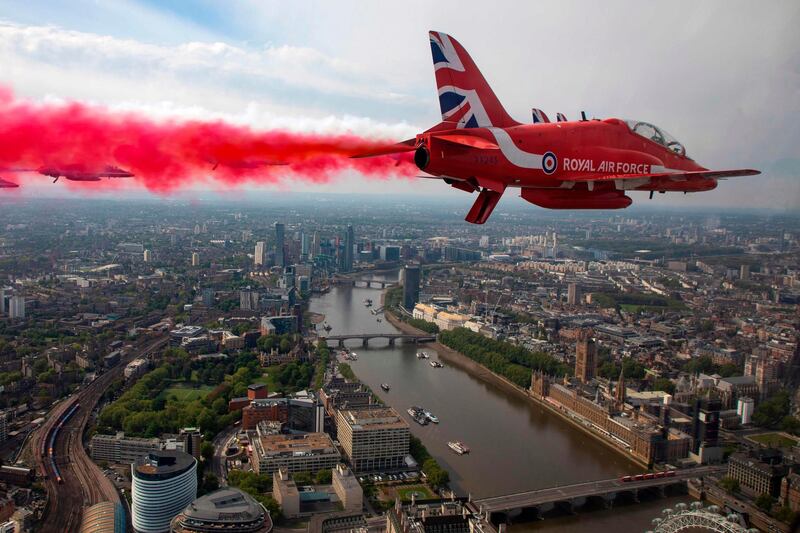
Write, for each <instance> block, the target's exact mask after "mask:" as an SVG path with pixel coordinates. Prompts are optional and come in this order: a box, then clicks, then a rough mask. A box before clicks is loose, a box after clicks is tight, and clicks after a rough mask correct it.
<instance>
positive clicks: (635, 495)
mask: <svg viewBox="0 0 800 533" xmlns="http://www.w3.org/2000/svg"><path fill="white" fill-rule="evenodd" d="M633 501H635V502H636V503H639V489H633Z"/></svg>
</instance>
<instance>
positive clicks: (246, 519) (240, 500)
mask: <svg viewBox="0 0 800 533" xmlns="http://www.w3.org/2000/svg"><path fill="white" fill-rule="evenodd" d="M172 528H173V531H177V532H190V531H223V530H224V531H230V532H238V531H243V532H244V531H247V532H249V533H262V532H267V531H269V530H270V529H272V519H271V518H270V515H269V513H268V512H267V511H266V510H265V509H264V507H263V506H262V505H261V504H260V503H258V502H257V501H256V500H255V499H253V497H252V496H250V495H249V494H246V493H244V492H242V491H241V490H239V489H234V488H224V489H220V490H217V491H215V492H212V493H211V494H206V495H205V496H201V497H200V498H197V499H196V500H195V501H193V502H192V503H190V504H189V506H188V507H186V508H185V509H184V510H183V512H182V513H181V514H179V515H178V516H176V517H175V519H174V520H173V523H172Z"/></svg>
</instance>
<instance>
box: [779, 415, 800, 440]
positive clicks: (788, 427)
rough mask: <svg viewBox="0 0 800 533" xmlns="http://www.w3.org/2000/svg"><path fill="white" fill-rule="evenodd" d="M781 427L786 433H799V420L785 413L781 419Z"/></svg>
mask: <svg viewBox="0 0 800 533" xmlns="http://www.w3.org/2000/svg"><path fill="white" fill-rule="evenodd" d="M781 429H782V430H783V431H785V432H787V433H792V434H794V435H800V420H798V419H797V418H795V417H793V416H791V415H786V416H784V417H783V420H781Z"/></svg>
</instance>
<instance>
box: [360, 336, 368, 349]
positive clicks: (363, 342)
mask: <svg viewBox="0 0 800 533" xmlns="http://www.w3.org/2000/svg"><path fill="white" fill-rule="evenodd" d="M361 346H363V347H364V348H366V347H367V346H369V339H368V338H366V337H364V339H363V340H362V341H361Z"/></svg>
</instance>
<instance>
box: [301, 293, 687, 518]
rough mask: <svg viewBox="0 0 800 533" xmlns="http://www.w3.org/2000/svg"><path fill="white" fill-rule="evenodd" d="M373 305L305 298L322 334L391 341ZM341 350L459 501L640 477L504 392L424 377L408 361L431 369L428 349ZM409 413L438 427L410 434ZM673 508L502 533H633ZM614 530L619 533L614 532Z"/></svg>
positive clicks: (373, 346) (351, 297)
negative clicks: (457, 445)
mask: <svg viewBox="0 0 800 533" xmlns="http://www.w3.org/2000/svg"><path fill="white" fill-rule="evenodd" d="M380 297H381V291H380V290H377V289H369V288H360V287H346V286H338V287H334V288H333V289H332V290H331V291H330V292H329V293H327V294H324V295H320V296H315V297H314V298H313V299H312V301H311V310H312V311H315V312H317V313H323V314H324V315H325V316H326V322H327V323H328V324H329V325H330V326H332V330H331V331H330V335H342V334H360V333H375V332H390V333H397V332H398V331H397V329H396V328H394V326H392V325H391V324H389V323H387V322H386V320H383V319H382V320H381V321H380V322H378V320H377V319H378V318H381V316H380V315H378V316H377V317H376V316H375V315H372V314H371V313H370V309H369V308H367V307H366V306H365V305H364V300H365V299H367V298H369V299H372V300H373V301H374V303H375V305H376V306H379V305H380ZM348 347H349V348H351V349H352V350H353V351H355V352H356V353H357V354H358V360H356V361H351V362H350V363H349V364H350V365H351V366H352V368H353V370H354V372H355V374H356V375H357V376H358V378H359V379H361V380H362V381H363V382H365V383H366V384H367V385H369V386H370V387H371V388H372V390H373V391H375V392H376V393H377V394H378V395H379V396H381V397H382V398H383V400H384V401H385V402H386V403H387V404H388V405H391V406H392V407H394V408H395V409H396V410H397V411H398V412H399V413H400V414H401V415H402V416H403V417H404V418H406V420H407V421H408V422H409V424H410V426H411V432H412V433H413V434H414V435H416V436H417V437H419V438H420V439H421V440H422V442H423V443H424V444H425V446H426V447H427V448H428V451H429V452H430V453H431V454H432V455H433V456H434V457H435V458H436V459H437V460H438V461H439V463H440V464H441V465H442V466H443V467H445V468H447V470H448V471H449V472H450V479H451V486H452V488H453V489H455V491H456V493H458V494H460V495H467V494H472V496H473V497H476V498H480V497H487V496H499V495H503V494H510V493H514V492H520V491H527V490H533V489H538V488H544V487H551V486H554V485H563V484H570V483H577V482H582V481H590V480H596V479H607V478H610V477H615V476H620V475H624V474H629V473H634V472H640V471H641V467H638V466H636V465H635V464H634V463H632V462H631V461H628V460H627V459H626V458H624V457H623V456H621V455H620V454H618V453H616V452H614V451H613V450H610V449H609V448H608V447H606V446H604V445H602V444H600V443H598V442H597V441H595V440H594V439H591V438H589V437H588V436H586V435H584V434H583V433H582V432H579V431H577V430H576V429H574V428H572V427H571V426H570V425H569V424H568V423H566V422H564V421H562V420H561V419H560V418H558V417H556V416H554V415H552V414H550V413H547V412H545V411H544V410H543V409H542V408H541V407H539V406H537V405H534V404H532V403H531V402H529V401H528V400H525V399H523V398H521V397H519V396H517V395H515V394H513V393H511V392H510V391H507V390H504V389H501V388H500V387H498V386H496V385H494V384H491V383H487V382H485V381H483V380H481V379H479V378H476V377H474V376H472V375H471V374H469V373H467V372H466V371H465V370H463V369H461V368H459V367H457V366H456V365H453V366H451V365H448V364H447V363H446V362H444V361H443V363H444V365H445V367H444V368H433V367H431V366H430V364H429V361H428V360H424V359H423V360H420V359H417V357H416V352H417V350H418V349H424V350H425V351H426V352H428V353H429V354H431V360H436V359H438V356H437V355H436V353H435V350H432V349H431V348H429V347H425V346H424V345H421V346H415V345H414V344H402V343H400V342H398V344H397V345H396V346H394V347H390V346H388V343H387V341H385V340H382V339H381V340H376V341H372V342H371V343H370V346H369V347H368V348H363V347H362V346H361V344H360V342H359V341H353V342H348ZM381 383H388V384H390V386H391V390H390V391H389V392H384V391H382V390H381V388H380V384H381ZM412 405H419V406H422V407H424V408H426V409H428V410H430V411H431V412H432V413H433V414H435V415H436V416H437V417H438V418H439V420H440V423H439V424H428V425H427V426H420V425H419V424H417V423H416V422H414V421H413V420H411V417H410V416H408V413H406V409H408V408H409V407H410V406H412ZM451 440H460V441H463V442H464V443H465V444H466V445H467V446H469V448H470V450H471V453H470V454H468V455H463V456H459V455H456V454H455V453H454V452H452V451H451V450H450V449H449V448H448V446H447V442H448V441H451ZM680 501H684V500H683V499H681V500H680ZM674 503H677V500H676V501H674V502H673V501H672V499H668V500H662V501H661V502H653V503H652V504H642V505H639V506H632V507H630V508H627V509H626V511H625V513H622V515H624V516H625V520H624V521H623V522H620V523H618V524H617V523H616V522H617V521H619V516H620V515H621V514H620V513H619V512H617V511H614V512H607V511H596V512H592V513H587V514H585V515H578V516H576V517H563V518H556V519H553V520H545V521H542V522H531V523H527V524H522V525H520V526H514V527H513V528H512V529H514V530H525V529H547V530H553V531H586V530H587V527H589V525H588V524H587V523H586V520H587V519H590V520H591V521H592V522H591V529H592V530H593V529H594V528H595V527H596V526H599V525H600V524H602V525H603V526H604V527H608V526H609V525H611V526H612V527H615V528H616V529H617V531H619V532H621V531H643V530H645V529H647V528H648V525H649V522H650V518H651V517H653V516H656V515H657V514H658V513H659V511H660V509H661V508H663V507H664V506H668V505H673V504H674ZM623 524H624V525H625V526H627V527H620V526H622V525H623ZM628 527H630V528H631V529H628Z"/></svg>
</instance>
